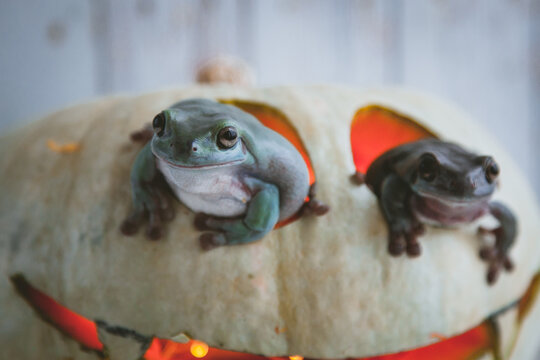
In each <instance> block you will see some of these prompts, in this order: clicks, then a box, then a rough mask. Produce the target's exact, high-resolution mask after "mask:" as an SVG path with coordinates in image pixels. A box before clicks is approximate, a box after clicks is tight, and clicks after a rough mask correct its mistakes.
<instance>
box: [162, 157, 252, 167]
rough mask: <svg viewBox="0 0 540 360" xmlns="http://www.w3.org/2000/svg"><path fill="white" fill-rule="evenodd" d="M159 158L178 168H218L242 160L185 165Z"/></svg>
mask: <svg viewBox="0 0 540 360" xmlns="http://www.w3.org/2000/svg"><path fill="white" fill-rule="evenodd" d="M159 159H160V160H161V161H163V162H165V163H167V165H169V166H171V167H175V168H179V169H215V168H220V167H225V166H231V165H236V164H240V163H242V162H244V159H240V160H233V161H227V162H224V163H220V164H209V165H193V166H186V165H178V164H175V163H172V162H170V161H168V160H165V159H163V158H159Z"/></svg>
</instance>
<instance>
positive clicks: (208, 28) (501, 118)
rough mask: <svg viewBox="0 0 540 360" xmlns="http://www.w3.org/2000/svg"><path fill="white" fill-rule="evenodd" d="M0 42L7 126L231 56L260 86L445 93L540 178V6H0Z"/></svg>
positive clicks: (481, 2)
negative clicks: (243, 64) (387, 86)
mask: <svg viewBox="0 0 540 360" xmlns="http://www.w3.org/2000/svg"><path fill="white" fill-rule="evenodd" d="M0 45H1V47H0V69H1V73H0V74H1V75H0V76H1V77H0V83H1V86H0V106H1V109H2V114H3V115H2V116H1V117H0V129H5V128H7V127H9V126H10V124H12V123H15V122H17V121H22V119H25V118H28V117H30V116H35V115H36V114H39V113H43V112H45V111H48V110H51V109H54V108H58V107H61V106H64V105H66V104H70V103H73V102H79V101H84V100H85V99H87V98H89V97H95V96H98V95H102V94H110V93H116V92H143V91H149V90H152V89H157V88H160V87H163V86H171V85H179V84H185V83H189V82H191V81H192V80H193V76H194V69H195V68H196V66H197V65H198V64H199V63H200V62H201V61H203V60H205V59H208V58H211V57H212V56H214V55H216V54H223V53H225V54H232V55H237V56H239V57H241V58H243V59H245V60H246V61H247V62H248V63H249V64H251V65H252V66H253V68H254V70H255V72H256V74H257V76H258V80H259V81H258V83H259V84H260V85H271V84H284V83H285V84H290V83H321V82H332V83H336V82H337V83H345V84H350V85H360V86H365V85H373V84H377V85H379V84H400V85H407V86H410V87H414V88H418V89H422V90H425V91H428V92H433V93H435V94H438V95H440V96H443V97H446V98H448V99H450V100H453V101H454V102H456V103H457V104H458V105H460V106H461V107H462V108H465V109H466V110H468V111H469V112H471V113H472V114H473V115H474V116H475V117H476V118H477V119H479V120H480V121H481V122H483V123H485V124H487V126H488V127H489V128H490V129H492V130H493V132H494V133H495V134H496V135H497V136H498V137H499V138H500V140H501V141H502V142H503V143H504V144H505V146H506V147H507V149H508V150H509V151H510V152H511V154H512V155H513V156H514V157H515V158H516V160H517V162H518V163H519V164H520V165H521V167H522V168H523V169H524V170H525V171H526V172H527V174H529V175H530V177H531V178H532V179H540V164H539V162H538V161H537V160H536V155H537V153H538V152H539V150H540V145H539V144H538V137H539V136H540V123H539V117H540V104H539V102H538V100H539V96H540V1H539V0H474V1H471V0H446V1H445V0H411V1H404V0H379V1H377V0H358V1H346V0H342V1H331V0H328V1H326V0H325V1H321V0H283V1H272V0H260V1H250V0H221V1H218V0H185V1H177V0H163V1H160V0H129V1H128V0H79V1H76V0H54V1H43V0H0ZM535 185H536V189H537V191H538V192H539V193H540V181H539V180H535Z"/></svg>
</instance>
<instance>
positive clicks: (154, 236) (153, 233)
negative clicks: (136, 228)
mask: <svg viewBox="0 0 540 360" xmlns="http://www.w3.org/2000/svg"><path fill="white" fill-rule="evenodd" d="M162 236H163V229H162V228H161V226H158V225H153V226H149V227H148V228H146V237H148V239H150V240H159V239H161V237H162Z"/></svg>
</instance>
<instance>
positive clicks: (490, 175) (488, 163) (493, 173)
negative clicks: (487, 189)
mask: <svg viewBox="0 0 540 360" xmlns="http://www.w3.org/2000/svg"><path fill="white" fill-rule="evenodd" d="M484 171H485V172H486V180H487V182H488V183H490V184H491V183H493V182H494V181H495V179H497V176H499V173H500V171H501V170H500V169H499V165H497V163H496V162H495V160H493V159H492V158H491V157H487V158H486V160H485V161H484Z"/></svg>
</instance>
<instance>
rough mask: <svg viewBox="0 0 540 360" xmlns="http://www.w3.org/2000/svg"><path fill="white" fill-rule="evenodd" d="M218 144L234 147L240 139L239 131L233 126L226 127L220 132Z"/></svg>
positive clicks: (227, 147) (222, 146) (224, 147)
mask: <svg viewBox="0 0 540 360" xmlns="http://www.w3.org/2000/svg"><path fill="white" fill-rule="evenodd" d="M217 140H218V141H217V142H218V146H219V147H220V148H223V149H229V148H232V147H233V146H234V145H235V144H236V142H237V141H238V132H237V131H236V129H235V128H234V127H232V126H227V127H224V128H223V129H221V130H220V131H219V134H218V139H217Z"/></svg>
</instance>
